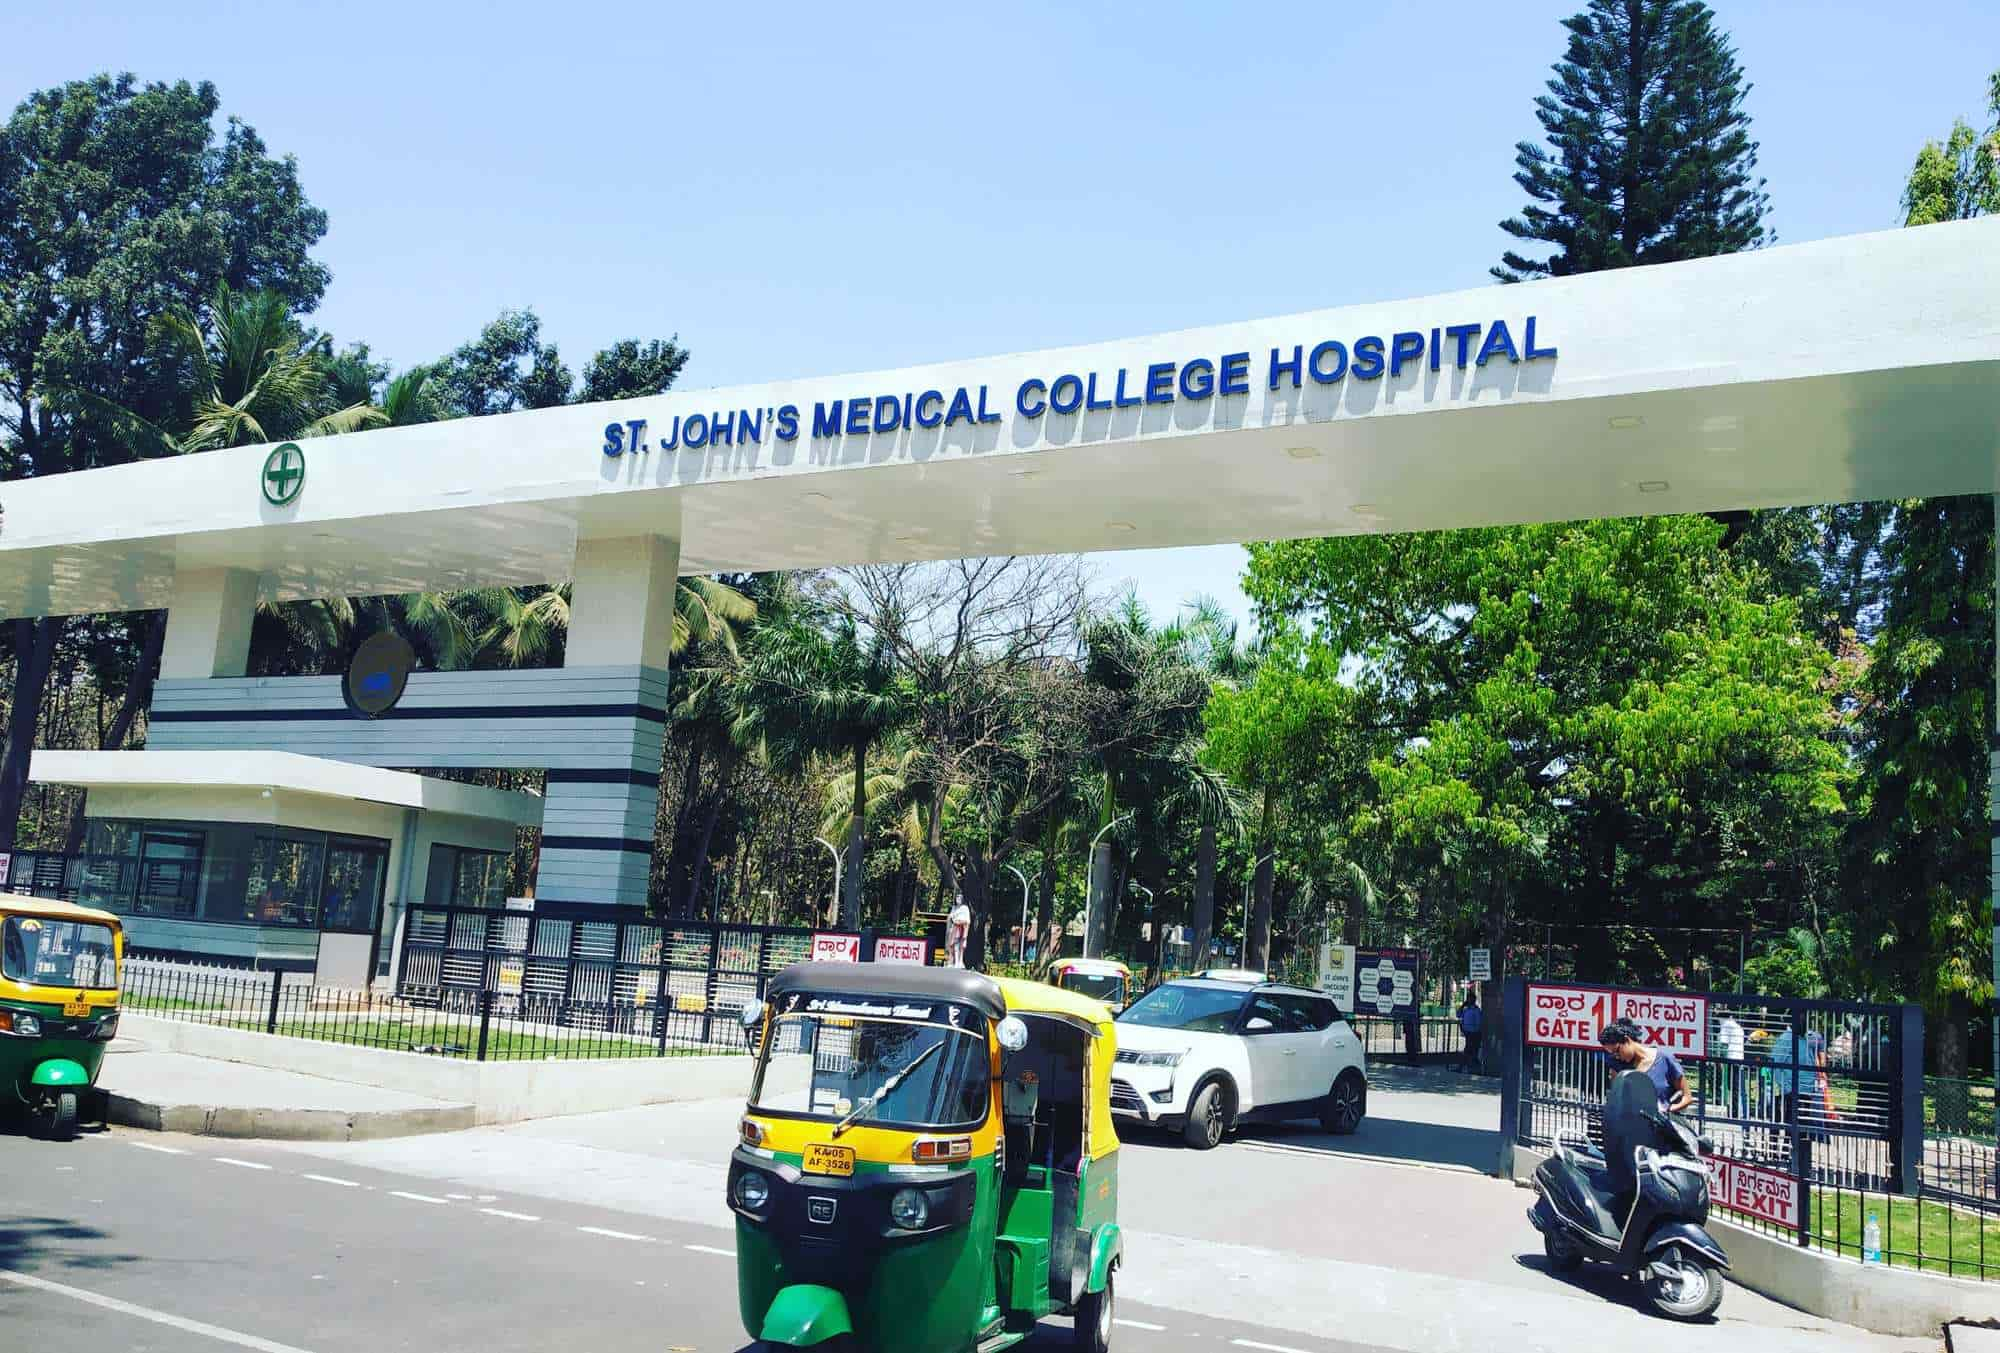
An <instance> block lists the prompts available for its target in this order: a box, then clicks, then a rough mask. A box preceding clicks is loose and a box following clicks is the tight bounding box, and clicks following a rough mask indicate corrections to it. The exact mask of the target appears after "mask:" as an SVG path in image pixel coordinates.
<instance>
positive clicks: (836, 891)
mask: <svg viewBox="0 0 2000 1353" xmlns="http://www.w3.org/2000/svg"><path fill="white" fill-rule="evenodd" d="M813 840H815V841H817V842H819V843H820V844H821V845H823V846H825V847H826V853H827V854H829V855H831V856H833V907H832V911H831V914H832V915H834V916H836V917H837V916H839V915H840V852H839V851H837V850H835V849H834V848H833V842H831V841H829V840H827V839H826V838H825V837H824V836H815V837H814V838H813Z"/></svg>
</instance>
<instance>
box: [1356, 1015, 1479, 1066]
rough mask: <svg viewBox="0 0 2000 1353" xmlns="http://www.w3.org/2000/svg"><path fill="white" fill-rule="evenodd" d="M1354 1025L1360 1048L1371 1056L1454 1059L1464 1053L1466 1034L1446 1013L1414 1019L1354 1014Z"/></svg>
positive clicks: (1459, 1057)
mask: <svg viewBox="0 0 2000 1353" xmlns="http://www.w3.org/2000/svg"><path fill="white" fill-rule="evenodd" d="M1353 1025H1354V1032H1355V1034H1356V1036H1358V1037H1359V1038H1360V1039H1361V1047H1362V1050H1363V1051H1364V1052H1366V1053H1367V1054H1368V1056H1369V1057H1370V1058H1371V1059H1378V1058H1379V1059H1383V1060H1401V1061H1408V1062H1416V1063H1424V1062H1452V1063H1456V1062H1458V1061H1460V1060H1462V1059H1463V1058H1464V1056H1465V1035H1464V1034H1463V1033H1462V1032H1460V1030H1459V1027H1458V1020H1457V1019H1455V1018H1453V1017H1451V1016H1449V1015H1424V1016H1421V1017H1419V1018H1417V1019H1415V1020H1408V1019H1400V1018H1398V1017H1396V1016H1394V1015H1355V1016H1354V1018H1353ZM1412 1033H1414V1035H1415V1040H1414V1046H1412V1037H1411V1036H1412Z"/></svg>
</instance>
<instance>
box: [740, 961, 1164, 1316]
mask: <svg viewBox="0 0 2000 1353" xmlns="http://www.w3.org/2000/svg"><path fill="white" fill-rule="evenodd" d="M767 996H768V1001H766V1002H759V1003H755V1004H753V1005H752V1006H750V1007H749V1008H748V1009H747V1010H746V1011H745V1012H744V1023H745V1026H746V1028H748V1029H750V1030H751V1031H752V1034H751V1037H752V1042H753V1046H754V1047H755V1049H756V1051H757V1063H756V1070H755V1073H754V1079H753V1081H752V1086H751V1091H750V1103H749V1106H748V1108H747V1109H746V1111H745V1113H744V1116H743V1121H742V1124H741V1129H740V1134H741V1140H740V1142H739V1144H738V1145H737V1148H736V1151H735V1153H734V1154H733V1156H732V1157H731V1159H730V1165H729V1182H728V1197H729V1205H730V1207H731V1209H733V1210H734V1211H735V1213H736V1254H737V1270H736V1272H737V1288H738V1295H739V1300H740V1303H741V1306H742V1312H743V1323H744V1327H745V1328H746V1329H747V1330H748V1331H749V1333H750V1335H751V1336H752V1337H753V1338H756V1339H759V1340H761V1341H762V1343H763V1347H764V1348H766V1349H783V1348H829V1349H836V1348H837V1349H845V1348H853V1349H860V1350H868V1351H869V1353H974V1351H975V1350H976V1351H977V1353H988V1350H996V1349H1003V1348H1009V1347H1012V1346H1013V1345H1015V1344H1018V1343H1020V1342H1022V1341H1023V1340H1025V1339H1027V1338H1028V1337H1029V1335H1030V1334H1031V1333H1032V1332H1033V1330H1034V1328H1035V1323H1036V1322H1037V1321H1038V1320H1040V1319H1041V1318H1042V1317H1043V1316H1047V1315H1071V1316H1073V1317H1074V1318H1075V1324H1076V1343H1077V1346H1078V1347H1079V1348H1082V1349H1086V1350H1090V1351H1091V1353H1103V1350H1106V1349H1108V1348H1109V1347H1110V1343H1111V1331H1112V1306H1113V1302H1114V1299H1115V1297H1114V1292H1115V1287H1116V1282H1117V1273H1118V1265H1119V1263H1120V1261H1121V1259H1122V1258H1123V1253H1124V1251H1123V1242H1122V1239H1121V1236H1120V1232H1119V1228H1118V1136H1117V1133H1116V1132H1115V1131H1114V1130H1113V1128H1112V1125H1111V1064H1112V1055H1113V1053H1114V1052H1115V1051H1116V1049H1115V1045H1114V1038H1115V1035H1114V1032H1113V1028H1112V1024H1111V1017H1110V1014H1109V1012H1108V1011H1106V1010H1105V1008H1104V1006H1103V1005H1102V1004H1101V1003H1099V1002H1097V1001H1093V1000H1089V999H1086V998H1084V997H1082V996H1078V995H1075V994H1073V993H1071V992H1066V991H1059V990H1057V989H1056V988H1054V987H1048V986H1042V985H1038V984H1036V983H1031V982H1013V981H1004V980H995V979H992V978H988V977H985V976H982V975H980V974H978V973H971V972H966V971H964V970H962V969H955V968H919V967H912V966H906V965H901V964H880V963H867V964H859V963H801V964H797V965H794V966H793V967H790V968H787V969H785V970H784V971H783V972H781V973H779V974H778V975H777V976H776V977H774V978H773V979H772V980H771V984H770V987H769V990H768V992H767Z"/></svg>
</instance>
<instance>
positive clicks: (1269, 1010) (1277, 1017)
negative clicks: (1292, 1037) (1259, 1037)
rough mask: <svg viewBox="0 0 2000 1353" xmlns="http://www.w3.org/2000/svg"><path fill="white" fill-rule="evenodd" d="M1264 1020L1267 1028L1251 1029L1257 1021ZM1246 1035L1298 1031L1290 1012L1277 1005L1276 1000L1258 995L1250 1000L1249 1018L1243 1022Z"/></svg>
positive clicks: (1273, 997) (1268, 996)
mask: <svg viewBox="0 0 2000 1353" xmlns="http://www.w3.org/2000/svg"><path fill="white" fill-rule="evenodd" d="M1260 1019H1261V1020H1264V1021H1266V1023H1268V1024H1269V1026H1270V1027H1269V1028H1263V1027H1256V1028H1253V1027H1251V1026H1252V1025H1253V1024H1254V1023H1255V1022H1256V1021H1257V1020H1260ZM1243 1024H1244V1029H1243V1032H1244V1033H1246V1034H1294V1033H1297V1032H1298V1031H1299V1026H1298V1021H1297V1020H1295V1019H1293V1018H1292V1015H1291V1012H1290V1011H1288V1010H1286V1009H1285V1008H1284V1007H1283V1006H1282V1005H1280V1004H1278V998H1277V997H1275V996H1271V995H1260V996H1255V997H1252V998H1251V1001H1250V1013H1249V1016H1248V1017H1247V1018H1246V1019H1245V1020H1244V1021H1243Z"/></svg>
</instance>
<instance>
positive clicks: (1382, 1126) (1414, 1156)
mask: <svg viewBox="0 0 2000 1353" xmlns="http://www.w3.org/2000/svg"><path fill="white" fill-rule="evenodd" d="M1238 1137H1239V1138H1240V1139H1241V1140H1243V1141H1251V1142H1262V1143H1265V1144H1267V1145H1271V1146H1282V1147H1284V1148H1286V1149H1287V1150H1292V1151H1310V1152H1313V1153H1316V1154H1319V1155H1326V1156H1354V1157H1360V1158H1366V1159H1370V1160H1400V1161H1408V1162H1409V1163H1410V1164H1413V1165H1445V1166H1455V1167H1458V1168H1460V1169H1467V1170H1477V1171H1478V1172H1479V1173H1481V1174H1491V1173H1492V1172H1493V1170H1494V1168H1495V1167H1496V1166H1497V1165H1498V1164H1499V1160H1500V1134H1499V1133H1498V1132H1496V1131H1493V1130H1491V1129H1488V1128H1474V1127H1463V1126H1460V1125H1457V1124H1453V1123H1426V1122H1420V1121H1417V1120H1413V1119H1406V1118H1379V1117H1376V1116H1375V1115H1374V1114H1370V1115H1369V1116H1368V1117H1367V1118H1365V1119H1363V1120H1362V1122H1361V1128H1360V1130H1359V1131H1357V1132H1356V1133H1354V1135H1353V1136H1351V1137H1335V1136H1332V1135H1330V1134H1328V1133H1325V1132H1322V1131H1320V1130H1319V1129H1318V1128H1316V1127H1313V1126H1311V1125H1310V1124H1306V1123H1274V1124H1253V1125H1251V1126H1248V1127H1245V1128H1243V1129H1242V1130H1241V1131H1240V1132H1239V1133H1238Z"/></svg>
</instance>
